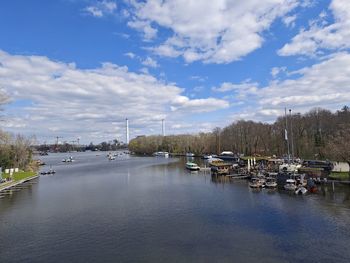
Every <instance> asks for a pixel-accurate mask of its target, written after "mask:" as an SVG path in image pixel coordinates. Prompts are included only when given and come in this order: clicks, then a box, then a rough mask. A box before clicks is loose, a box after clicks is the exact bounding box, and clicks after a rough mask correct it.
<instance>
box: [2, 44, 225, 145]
mask: <svg viewBox="0 0 350 263" xmlns="http://www.w3.org/2000/svg"><path fill="white" fill-rule="evenodd" d="M0 87H2V88H3V89H4V90H5V91H6V92H7V93H8V94H9V96H10V97H12V99H13V101H20V100H26V101H30V102H31V103H30V104H29V105H27V106H15V105H14V106H12V107H9V108H8V109H7V110H6V111H5V113H6V114H7V116H9V117H8V118H11V119H12V118H15V119H16V120H20V122H21V123H22V125H23V127H25V128H24V129H22V130H21V132H23V133H26V134H32V133H36V134H37V135H38V136H39V137H43V136H48V137H50V136H51V137H53V136H57V135H60V136H64V137H65V138H67V137H70V138H75V137H76V136H82V138H83V140H88V139H87V138H92V139H93V138H96V139H99V138H115V137H116V136H119V137H120V138H121V139H123V133H124V119H125V117H128V118H129V119H130V122H131V125H132V128H133V129H132V131H136V130H137V129H138V130H141V131H146V130H147V127H150V126H152V125H153V124H154V122H155V119H157V120H160V119H161V118H164V117H167V118H168V119H169V120H171V119H172V120H176V119H181V120H185V119H186V117H187V116H191V113H192V112H203V111H214V110H217V109H222V108H225V107H227V106H228V103H227V102H226V101H225V100H220V99H215V98H206V99H195V100H191V99H189V98H187V97H185V96H183V95H182V93H183V91H184V90H183V89H182V88H180V87H178V86H176V85H174V84H171V83H165V82H164V81H159V80H157V79H156V78H155V77H153V76H151V75H149V74H137V73H133V72H130V71H129V70H128V68H127V67H120V66H118V65H115V64H111V63H104V64H103V65H102V67H100V68H96V69H79V68H76V66H75V65H74V64H67V63H63V62H56V61H52V60H50V59H48V58H47V57H41V56H20V55H17V56H15V55H11V54H8V53H6V52H3V51H0ZM175 108H176V109H175ZM38 116H40V118H38ZM112 123H119V126H118V130H117V131H115V129H114V127H115V125H112ZM12 128H15V127H14V126H13V125H12ZM52 129H54V130H52ZM169 133H170V131H169ZM134 135H135V134H134Z"/></svg>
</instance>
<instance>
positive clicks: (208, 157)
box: [202, 154, 213, 159]
mask: <svg viewBox="0 0 350 263" xmlns="http://www.w3.org/2000/svg"><path fill="white" fill-rule="evenodd" d="M202 158H203V159H211V158H213V156H211V155H210V154H204V155H203V157H202Z"/></svg>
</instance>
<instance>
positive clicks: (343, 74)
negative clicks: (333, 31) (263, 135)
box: [232, 52, 350, 121]
mask: <svg viewBox="0 0 350 263" xmlns="http://www.w3.org/2000/svg"><path fill="white" fill-rule="evenodd" d="M295 73H298V74H299V75H300V77H298V78H293V79H286V80H283V81H278V80H275V81H272V82H271V83H270V84H269V85H268V86H266V87H263V88H260V89H257V90H256V92H252V90H251V89H250V88H249V87H247V88H246V89H244V88H243V89H239V94H240V95H241V96H240V99H242V100H243V101H245V102H246V104H247V105H249V106H248V107H247V108H245V109H241V110H240V112H239V113H238V114H235V119H237V118H240V117H244V118H250V119H259V120H265V121H266V120H269V121H274V120H275V118H276V117H277V116H278V115H280V114H283V109H284V107H288V108H291V109H293V111H294V112H306V111H308V110H310V109H311V108H314V107H323V108H326V109H330V110H337V109H340V108H341V107H342V106H344V105H348V104H349V101H350V54H349V53H345V52H344V53H338V54H334V55H333V56H332V57H331V58H329V59H328V60H325V61H323V62H320V63H319V64H315V65H313V66H310V67H306V68H303V69H301V70H298V71H297V72H295ZM239 86H240V84H238V85H234V84H232V87H239ZM235 89H236V88H235Z"/></svg>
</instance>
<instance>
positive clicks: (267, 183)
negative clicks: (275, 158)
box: [265, 177, 277, 188]
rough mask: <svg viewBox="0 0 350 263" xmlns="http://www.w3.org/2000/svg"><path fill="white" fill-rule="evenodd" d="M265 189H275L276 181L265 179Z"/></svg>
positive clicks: (271, 178)
mask: <svg viewBox="0 0 350 263" xmlns="http://www.w3.org/2000/svg"><path fill="white" fill-rule="evenodd" d="M265 187H266V188H276V187H277V181H276V179H275V178H273V177H267V178H266V180H265Z"/></svg>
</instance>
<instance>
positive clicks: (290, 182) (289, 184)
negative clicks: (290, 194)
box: [284, 179, 297, 191]
mask: <svg viewBox="0 0 350 263" xmlns="http://www.w3.org/2000/svg"><path fill="white" fill-rule="evenodd" d="M284 189H286V190H287V191H295V190H296V189H297V184H296V181H295V180H294V179H287V180H286V183H285V185H284Z"/></svg>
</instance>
